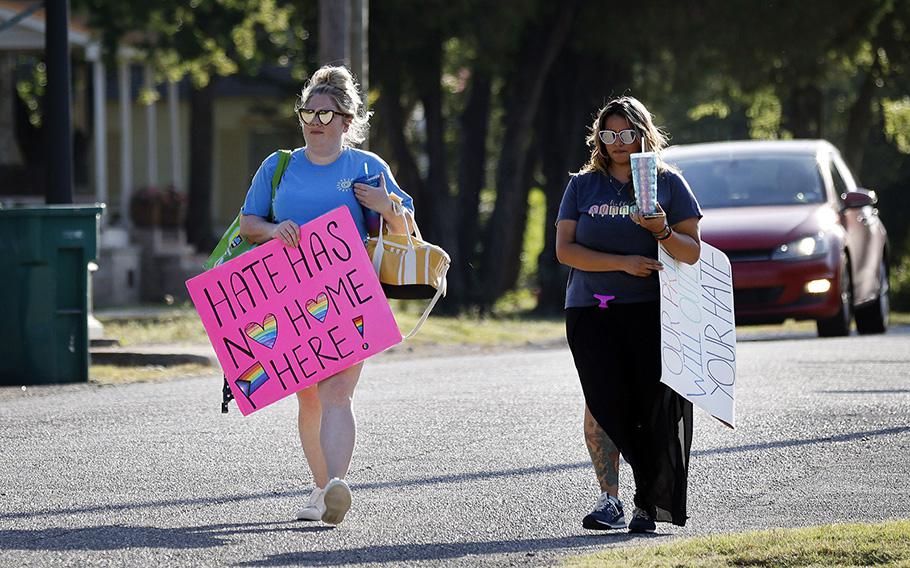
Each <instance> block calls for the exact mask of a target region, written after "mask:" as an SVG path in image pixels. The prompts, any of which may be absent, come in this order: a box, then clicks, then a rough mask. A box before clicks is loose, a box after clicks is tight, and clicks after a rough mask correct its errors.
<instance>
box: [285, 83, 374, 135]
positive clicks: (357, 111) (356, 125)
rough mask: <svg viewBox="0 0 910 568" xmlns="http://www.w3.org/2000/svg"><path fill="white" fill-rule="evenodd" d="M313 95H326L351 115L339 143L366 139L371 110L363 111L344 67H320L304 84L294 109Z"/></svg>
mask: <svg viewBox="0 0 910 568" xmlns="http://www.w3.org/2000/svg"><path fill="white" fill-rule="evenodd" d="M314 95H328V96H329V97H331V98H332V100H333V101H334V102H335V106H336V107H337V109H338V110H339V111H341V112H343V113H345V114H348V115H350V116H351V118H350V120H351V122H350V124H349V125H348V130H347V132H345V133H344V134H342V136H341V144H342V145H343V146H353V145H355V144H360V143H361V142H363V141H364V140H366V137H367V131H368V130H369V128H370V116H371V115H372V113H371V112H367V110H366V107H365V105H364V104H363V99H362V98H361V96H360V89H359V85H357V82H356V81H355V80H354V75H352V74H351V72H350V71H349V70H348V69H347V68H346V67H343V66H337V67H336V66H332V65H325V66H323V67H320V68H319V70H318V71H316V72H315V73H313V76H312V77H310V79H309V81H307V82H306V85H304V87H303V90H302V91H301V92H300V100H298V101H297V104H296V105H294V110H295V111H298V110H300V109H301V108H303V107H305V106H306V104H307V103H308V102H309V100H310V98H312V97H313V96H314ZM299 119H300V117H299V116H298V120H299ZM301 126H303V124H302V122H301Z"/></svg>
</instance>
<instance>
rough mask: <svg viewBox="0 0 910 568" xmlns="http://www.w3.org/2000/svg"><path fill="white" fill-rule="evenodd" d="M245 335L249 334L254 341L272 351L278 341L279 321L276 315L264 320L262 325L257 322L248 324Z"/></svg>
mask: <svg viewBox="0 0 910 568" xmlns="http://www.w3.org/2000/svg"><path fill="white" fill-rule="evenodd" d="M243 333H245V334H247V336H249V338H250V339H252V340H253V341H255V342H257V343H261V344H262V345H265V346H266V347H268V348H269V349H271V348H272V347H274V346H275V341H277V340H278V319H276V318H275V314H268V315H267V316H265V319H264V320H262V325H259V324H258V323H256V322H250V323H248V324H246V327H245V328H244V330H243Z"/></svg>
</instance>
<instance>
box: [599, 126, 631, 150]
mask: <svg viewBox="0 0 910 568" xmlns="http://www.w3.org/2000/svg"><path fill="white" fill-rule="evenodd" d="M597 136H598V137H600V141H601V142H603V143H604V144H606V145H607V146H609V145H610V144H616V139H617V138H619V141H620V142H622V143H623V144H631V143H633V142H635V140H637V139H638V131H637V130H633V129H631V128H629V129H626V130H620V131H619V132H614V131H613V130H601V131H600V132H598V133H597Z"/></svg>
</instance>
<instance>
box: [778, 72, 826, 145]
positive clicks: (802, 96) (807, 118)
mask: <svg viewBox="0 0 910 568" xmlns="http://www.w3.org/2000/svg"><path fill="white" fill-rule="evenodd" d="M788 103H789V104H788V105H787V107H786V108H787V117H786V125H787V129H788V130H789V131H790V132H791V133H792V134H793V137H794V138H821V136H822V121H823V116H822V103H823V96H822V92H821V89H819V88H818V87H817V86H815V85H805V86H801V87H794V88H793V89H792V90H791V91H790V95H789V101H788Z"/></svg>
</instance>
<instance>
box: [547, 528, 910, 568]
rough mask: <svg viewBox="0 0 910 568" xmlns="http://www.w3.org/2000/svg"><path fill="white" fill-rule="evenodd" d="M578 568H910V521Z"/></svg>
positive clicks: (674, 548) (671, 549)
mask: <svg viewBox="0 0 910 568" xmlns="http://www.w3.org/2000/svg"><path fill="white" fill-rule="evenodd" d="M564 565H565V566H568V567H572V568H594V567H597V568H601V567H607V568H608V567H612V566H616V567H619V566H622V567H623V568H626V567H629V566H641V567H656V566H674V567H676V566H681V567H682V566H685V567H687V568H688V567H694V568H719V567H724V566H755V567H761V566H768V567H775V568H777V567H781V568H796V567H803V566H812V567H823V566H896V567H899V566H902V567H910V521H907V520H902V521H891V522H885V523H878V524H851V525H827V526H821V527H811V528H804V529H776V530H770V531H760V532H748V533H740V534H732V535H718V536H708V537H700V538H692V539H686V540H680V541H677V542H673V543H670V544H665V545H659V546H629V547H621V548H615V549H612V550H609V551H606V552H599V553H596V554H592V555H589V556H583V557H577V558H572V559H570V560H569V561H568V562H566V563H565V564H564Z"/></svg>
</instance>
